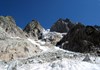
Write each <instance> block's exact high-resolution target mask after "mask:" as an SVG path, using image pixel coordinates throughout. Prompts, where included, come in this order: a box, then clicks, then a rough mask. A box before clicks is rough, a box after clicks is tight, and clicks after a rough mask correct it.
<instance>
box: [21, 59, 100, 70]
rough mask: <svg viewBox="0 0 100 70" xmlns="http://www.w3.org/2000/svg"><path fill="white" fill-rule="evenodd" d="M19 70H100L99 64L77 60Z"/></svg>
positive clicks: (32, 65)
mask: <svg viewBox="0 0 100 70" xmlns="http://www.w3.org/2000/svg"><path fill="white" fill-rule="evenodd" d="M19 69H20V70H100V64H98V65H97V64H93V63H88V62H83V61H78V60H71V59H62V60H57V61H54V62H48V63H43V64H39V63H37V64H28V65H23V66H21V67H19Z"/></svg>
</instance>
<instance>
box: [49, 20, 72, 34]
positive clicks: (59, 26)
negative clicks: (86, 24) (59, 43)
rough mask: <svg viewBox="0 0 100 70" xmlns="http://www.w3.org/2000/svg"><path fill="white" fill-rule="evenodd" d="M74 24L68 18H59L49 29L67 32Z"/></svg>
mask: <svg viewBox="0 0 100 70" xmlns="http://www.w3.org/2000/svg"><path fill="white" fill-rule="evenodd" d="M73 26H74V23H73V22H72V21H71V20H70V19H68V18H67V19H61V18H60V19H59V20H58V21H57V22H56V23H55V24H54V25H52V26H51V28H50V31H55V32H60V33H66V32H68V31H69V30H70V29H71V28H72V27H73Z"/></svg>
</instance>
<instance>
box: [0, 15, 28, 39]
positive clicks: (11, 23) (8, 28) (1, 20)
mask: <svg viewBox="0 0 100 70" xmlns="http://www.w3.org/2000/svg"><path fill="white" fill-rule="evenodd" d="M0 27H1V28H3V29H4V30H5V32H6V33H8V34H9V35H10V36H11V37H21V38H23V37H24V38H25V35H27V34H26V33H24V32H23V30H22V29H21V28H19V27H18V26H17V25H16V22H15V20H14V19H13V18H12V17H11V16H5V17H4V16H0Z"/></svg>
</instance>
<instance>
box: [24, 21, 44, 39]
mask: <svg viewBox="0 0 100 70" xmlns="http://www.w3.org/2000/svg"><path fill="white" fill-rule="evenodd" d="M43 29H44V28H43V27H42V26H41V25H40V23H39V22H38V21H36V20H32V21H31V22H30V23H28V24H27V25H26V27H25V29H24V32H26V33H27V34H28V35H29V36H30V37H32V38H34V37H35V38H37V39H39V38H40V37H41V33H42V31H43Z"/></svg>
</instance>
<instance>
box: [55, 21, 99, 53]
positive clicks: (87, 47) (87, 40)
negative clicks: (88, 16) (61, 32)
mask: <svg viewBox="0 0 100 70" xmlns="http://www.w3.org/2000/svg"><path fill="white" fill-rule="evenodd" d="M57 45H62V47H61V48H64V49H67V50H70V51H74V52H81V53H83V52H91V51H94V50H95V49H96V48H100V31H98V30H96V29H95V28H94V27H92V26H84V25H83V24H80V23H78V24H76V25H75V26H74V27H73V28H72V29H71V30H70V31H69V32H68V34H67V35H65V36H64V37H63V38H62V40H61V41H60V42H58V43H57ZM95 51H97V50H95Z"/></svg>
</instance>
